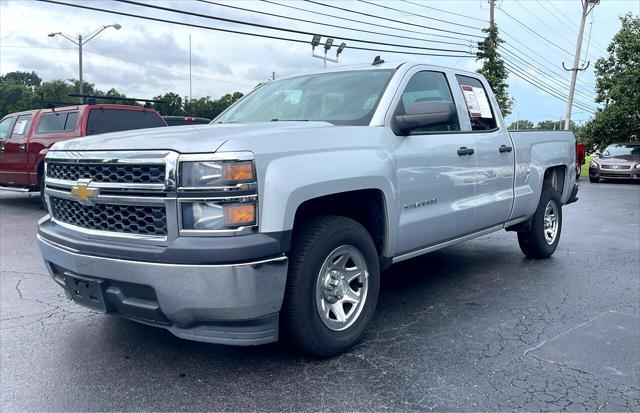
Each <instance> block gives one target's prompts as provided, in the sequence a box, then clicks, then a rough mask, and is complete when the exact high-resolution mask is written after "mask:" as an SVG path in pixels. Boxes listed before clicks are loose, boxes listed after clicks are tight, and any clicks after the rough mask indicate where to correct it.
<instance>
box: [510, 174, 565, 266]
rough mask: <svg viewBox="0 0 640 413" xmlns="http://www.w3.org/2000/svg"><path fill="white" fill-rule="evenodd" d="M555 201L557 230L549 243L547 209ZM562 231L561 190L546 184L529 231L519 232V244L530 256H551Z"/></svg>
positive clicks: (538, 257)
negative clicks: (545, 220) (546, 232)
mask: <svg viewBox="0 0 640 413" xmlns="http://www.w3.org/2000/svg"><path fill="white" fill-rule="evenodd" d="M550 202H553V203H554V204H555V210H556V211H557V212H556V213H557V223H558V226H557V232H556V236H555V238H554V239H553V242H551V243H549V242H548V241H547V239H546V237H545V222H544V218H545V210H546V208H547V205H548V204H549V203H550ZM561 232H562V203H561V201H560V192H558V191H556V190H555V189H554V188H553V187H551V186H545V187H544V188H543V189H542V196H541V197H540V203H539V204H538V208H537V209H536V212H535V214H534V215H533V218H532V219H531V223H530V225H529V230H528V231H520V232H518V244H519V245H520V249H521V250H522V252H523V253H524V255H526V256H527V257H530V258H537V259H540V258H549V257H550V256H551V255H552V254H553V253H554V252H555V250H556V248H557V247H558V242H559V241H560V234H561Z"/></svg>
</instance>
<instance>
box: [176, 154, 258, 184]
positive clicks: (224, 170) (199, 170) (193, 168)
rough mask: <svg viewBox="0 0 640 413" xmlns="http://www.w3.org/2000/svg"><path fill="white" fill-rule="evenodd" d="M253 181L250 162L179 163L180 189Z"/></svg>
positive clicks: (253, 169)
mask: <svg viewBox="0 0 640 413" xmlns="http://www.w3.org/2000/svg"><path fill="white" fill-rule="evenodd" d="M255 180H256V174H255V168H254V167H253V162H252V161H185V162H180V187H181V188H185V189H207V188H212V187H217V186H226V185H236V184H240V183H250V182H255Z"/></svg>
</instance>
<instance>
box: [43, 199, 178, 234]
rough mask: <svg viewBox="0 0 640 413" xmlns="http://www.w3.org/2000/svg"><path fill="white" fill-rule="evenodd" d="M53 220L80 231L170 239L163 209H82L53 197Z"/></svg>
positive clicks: (114, 207)
mask: <svg viewBox="0 0 640 413" xmlns="http://www.w3.org/2000/svg"><path fill="white" fill-rule="evenodd" d="M50 202H51V211H52V214H53V217H54V218H55V219H56V220H58V221H60V222H64V223H67V224H70V225H75V226H78V227H81V228H86V229H92V230H100V231H111V232H120V233H126V234H140V235H157V236H166V235H167V212H166V210H165V207H164V206H138V205H110V204H95V205H83V204H81V203H80V202H76V201H71V200H68V199H64V198H58V197H50Z"/></svg>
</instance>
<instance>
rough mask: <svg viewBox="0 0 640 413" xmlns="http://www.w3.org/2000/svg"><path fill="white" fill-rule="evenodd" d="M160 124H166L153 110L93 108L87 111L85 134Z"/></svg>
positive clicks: (143, 127) (151, 126)
mask: <svg viewBox="0 0 640 413" xmlns="http://www.w3.org/2000/svg"><path fill="white" fill-rule="evenodd" d="M160 126H166V124H165V123H164V121H163V120H162V118H161V117H160V115H158V114H157V113H155V112H151V111H143V110H124V109H102V108H95V109H91V110H90V112H89V119H88V120H87V135H96V134H98V133H107V132H118V131H124V130H134V129H145V128H157V127H160Z"/></svg>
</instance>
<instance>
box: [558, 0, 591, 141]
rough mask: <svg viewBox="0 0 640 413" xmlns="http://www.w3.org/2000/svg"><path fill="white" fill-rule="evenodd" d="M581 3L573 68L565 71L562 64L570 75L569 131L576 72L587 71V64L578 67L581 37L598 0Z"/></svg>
mask: <svg viewBox="0 0 640 413" xmlns="http://www.w3.org/2000/svg"><path fill="white" fill-rule="evenodd" d="M581 3H582V16H581V18H580V30H579V31H578V42H577V44H576V54H575V56H574V57H573V66H572V67H571V69H567V68H566V67H565V65H564V62H562V67H563V68H564V70H566V71H568V72H572V73H571V86H570V87H569V99H568V100H567V112H566V114H565V116H564V130H569V126H570V125H571V109H572V107H573V95H574V93H575V91H576V79H577V78H578V72H579V71H583V70H587V68H588V67H589V63H590V62H587V64H586V66H583V67H578V65H579V64H580V51H581V50H582V36H583V35H584V23H585V21H586V20H587V16H588V15H589V13H591V10H593V8H594V7H595V6H596V5H597V4H598V3H600V0H581Z"/></svg>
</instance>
